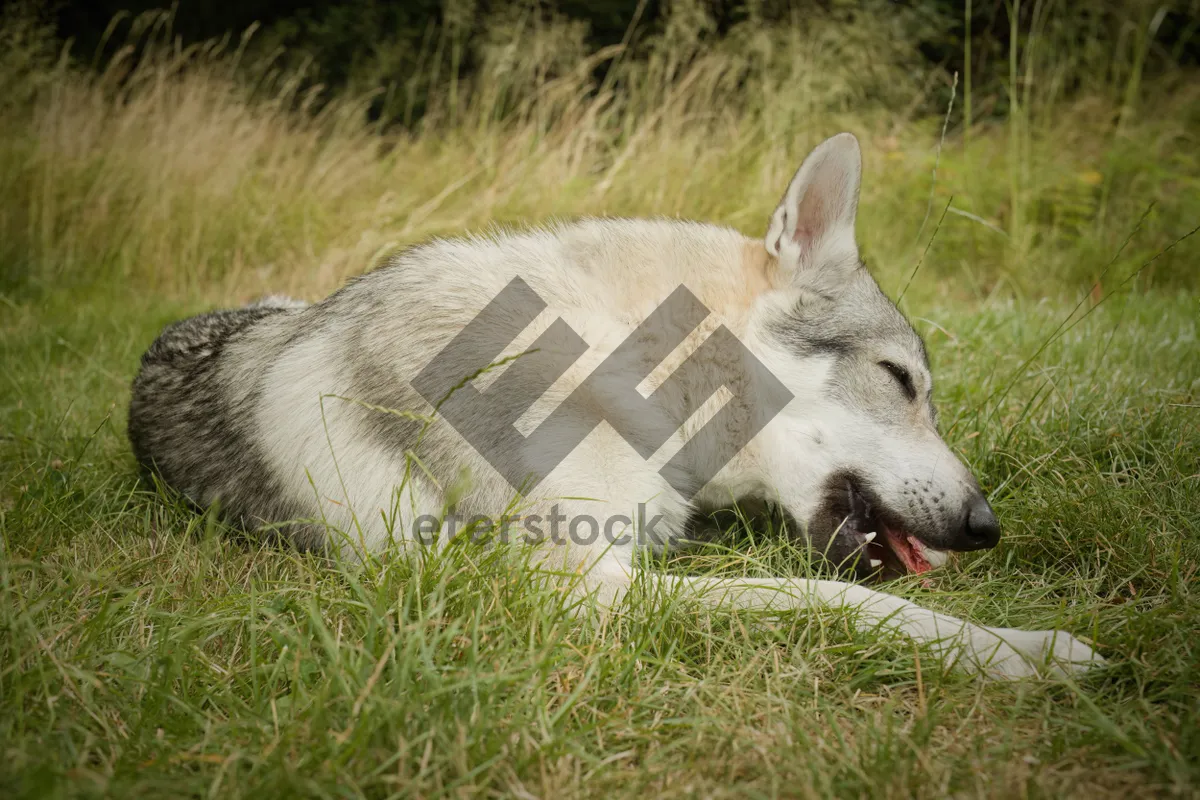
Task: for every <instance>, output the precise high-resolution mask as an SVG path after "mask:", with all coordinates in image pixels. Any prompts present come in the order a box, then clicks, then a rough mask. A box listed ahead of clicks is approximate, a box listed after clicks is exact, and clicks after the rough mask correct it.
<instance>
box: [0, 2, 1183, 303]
mask: <svg viewBox="0 0 1200 800" xmlns="http://www.w3.org/2000/svg"><path fill="white" fill-rule="evenodd" d="M1046 24H1048V23H1046V22H1045V21H1043V25H1046ZM894 25H895V21H894V20H890V19H887V18H881V19H880V20H877V21H876V22H874V23H872V22H871V21H870V20H867V19H864V20H859V21H858V22H857V23H856V24H854V25H844V24H838V23H837V22H836V21H835V20H832V19H827V20H821V19H818V20H796V21H795V24H793V25H790V26H778V25H774V26H773V25H767V24H765V23H762V22H761V21H759V20H756V19H755V18H754V17H753V16H751V18H750V19H749V20H748V21H747V22H745V23H743V24H741V25H739V26H737V27H736V28H735V29H734V30H733V31H731V32H729V33H728V34H727V35H725V36H724V37H722V38H715V37H714V35H713V33H712V31H711V30H710V27H711V26H710V21H709V20H708V19H707V18H706V16H705V13H704V12H703V10H702V9H701V7H700V6H698V5H694V4H688V3H682V4H677V6H675V10H674V11H673V13H672V15H671V16H670V17H669V19H668V22H667V24H666V26H665V28H664V30H663V31H662V33H661V34H660V35H658V36H657V37H655V38H651V39H648V40H642V41H639V43H638V46H637V50H636V53H635V52H634V51H633V49H632V48H621V47H614V48H608V49H605V50H602V51H599V52H589V51H588V50H587V47H586V46H585V41H584V33H585V32H584V31H583V30H582V29H581V28H580V27H579V26H578V24H576V23H573V22H571V21H569V20H564V19H559V18H555V17H547V16H543V15H536V14H527V15H524V16H518V17H513V16H512V15H511V14H510V15H509V16H507V17H498V18H497V19H496V20H495V24H494V25H491V26H490V27H489V29H488V30H489V34H488V36H486V37H485V38H484V41H483V42H482V44H480V45H479V46H478V47H479V52H478V53H477V54H476V56H477V59H478V60H479V61H480V64H481V66H480V67H479V68H478V70H477V71H476V72H475V73H474V75H473V77H470V78H466V77H458V76H450V79H447V78H446V76H444V75H442V76H438V75H425V76H414V78H413V85H416V83H420V84H421V85H426V86H438V87H440V88H439V90H438V93H437V94H434V95H431V96H429V97H427V98H425V101H426V105H427V110H426V114H425V116H424V117H423V118H422V119H421V120H420V122H419V123H413V124H412V125H411V126H409V127H408V128H405V129H396V128H391V129H383V128H381V127H380V126H378V125H374V124H372V123H370V122H369V121H368V120H367V115H366V114H365V109H366V108H367V106H368V105H369V104H370V103H372V102H374V101H375V100H376V99H377V98H376V97H375V96H374V95H372V94H370V93H363V94H357V95H348V96H342V97H336V98H333V99H331V100H330V99H328V98H321V96H320V94H319V89H314V88H306V87H307V84H306V83H305V81H304V74H303V73H302V72H300V71H297V70H294V69H290V68H288V67H285V66H284V64H287V63H291V62H288V61H287V60H285V59H281V58H279V57H278V55H279V54H278V53H276V54H275V57H274V58H269V57H264V56H263V55H262V54H261V53H256V52H255V51H254V50H253V48H252V47H249V48H248V47H247V44H248V43H249V44H252V43H253V40H252V38H248V37H247V36H244V37H242V39H241V41H240V42H239V41H229V40H226V41H223V42H210V43H206V44H204V45H200V46H194V47H186V48H185V47H182V46H180V45H179V44H178V43H177V42H175V41H174V40H173V39H172V37H171V35H170V18H169V15H165V14H164V15H151V16H147V17H143V18H141V19H140V20H138V22H137V24H136V25H134V27H133V28H132V31H131V33H130V34H129V41H128V43H127V44H126V46H125V47H123V48H122V49H120V50H118V51H117V53H116V55H115V56H113V57H112V58H111V59H109V60H108V61H106V62H105V63H104V64H101V65H98V66H97V67H96V68H92V67H90V66H79V65H78V61H79V60H78V59H75V60H73V59H71V58H68V57H66V55H65V54H62V53H60V52H58V50H57V46H56V45H55V44H54V42H53V39H52V38H51V37H50V32H49V31H47V30H46V29H45V28H44V27H39V26H38V25H37V24H36V21H35V20H34V19H33V18H31V17H30V16H29V15H21V14H17V13H10V14H9V15H8V16H7V17H6V18H5V21H4V23H3V26H2V28H3V32H2V33H0V37H2V38H3V41H4V42H5V43H6V44H7V45H8V46H7V47H6V48H4V52H3V55H0V89H9V90H10V91H7V92H4V94H5V98H6V99H5V100H3V101H0V102H3V109H2V110H3V121H2V122H0V196H2V199H0V279H2V280H3V284H4V285H5V286H8V287H10V288H11V287H18V286H23V287H36V286H42V287H46V286H53V285H57V284H60V283H62V282H69V283H72V284H77V283H80V282H93V281H95V282H103V283H117V284H118V285H129V286H136V287H139V288H142V287H146V288H150V289H152V290H154V291H158V292H171V293H179V292H186V293H189V294H193V295H196V294H210V293H216V294H219V295H243V294H250V293H254V292H258V291H262V290H264V289H271V290H285V291H291V292H295V293H298V294H302V295H308V296H312V295H316V294H320V293H322V292H325V291H328V290H329V289H331V288H332V287H334V286H335V285H336V284H337V283H338V282H339V281H341V280H342V279H343V278H344V277H345V276H347V275H350V274H354V273H358V272H361V271H363V270H365V269H367V268H369V267H370V265H371V264H372V263H373V261H374V260H375V259H376V258H377V257H378V256H379V255H380V254H381V253H383V252H385V251H387V250H388V249H390V248H393V247H397V246H401V245H403V244H405V243H409V242H413V241H417V240H420V239H422V238H425V237H428V236H432V235H442V234H452V233H455V232H458V231H461V230H463V229H479V228H482V227H486V226H488V225H491V224H494V223H500V224H508V223H518V222H526V221H530V222H536V221H537V220H541V219H545V218H547V217H550V216H571V215H578V214H611V215H653V214H662V215H681V216H687V217H694V218H700V219H707V220H713V221H718V222H722V223H727V224H730V225H733V226H736V227H738V228H741V229H743V230H745V231H747V232H750V233H755V232H757V231H759V230H760V229H761V228H762V227H763V223H764V221H765V219H766V215H767V213H768V212H769V210H770V208H771V207H772V205H773V203H774V201H775V200H776V199H777V195H778V193H779V192H780V190H781V187H782V186H783V185H784V184H785V183H786V180H787V178H788V177H789V174H790V172H791V171H792V170H793V169H794V168H795V167H796V165H797V164H798V163H799V161H800V159H801V158H802V157H803V155H804V153H805V152H806V150H807V149H808V148H809V147H811V146H812V145H814V144H815V143H816V142H818V141H819V140H821V139H822V138H824V137H825V136H827V135H830V134H832V133H835V132H837V131H839V130H851V131H854V132H855V133H857V134H858V135H859V136H860V138H861V139H862V141H863V145H864V148H865V155H866V161H867V163H866V171H867V177H866V184H865V189H864V192H865V194H864V201H863V204H862V205H863V219H862V224H861V225H860V237H861V239H862V240H863V243H864V249H865V252H866V254H867V257H868V260H869V261H870V263H871V264H872V266H873V268H874V269H876V270H877V272H878V273H879V274H880V276H881V277H882V278H883V280H884V283H885V285H886V286H888V287H889V288H891V289H893V290H894V289H898V288H899V287H900V286H901V285H903V283H904V282H905V280H906V278H907V276H908V275H909V274H910V272H911V270H912V269H913V267H914V265H915V264H916V263H917V262H918V261H921V273H920V274H919V275H918V277H917V279H916V281H915V282H914V285H913V289H912V291H913V292H923V293H929V292H936V293H939V294H943V295H948V296H953V297H963V296H983V295H986V294H989V293H992V292H996V291H1000V292H1016V293H1021V294H1037V295H1041V294H1049V295H1056V294H1059V293H1062V292H1064V291H1067V290H1071V289H1074V288H1076V287H1078V286H1080V285H1086V284H1088V283H1090V282H1092V281H1095V280H1096V279H1097V278H1099V277H1101V275H1102V273H1104V270H1105V268H1106V265H1107V264H1108V263H1109V261H1110V260H1111V258H1112V255H1113V253H1115V252H1116V251H1117V250H1118V248H1119V247H1120V245H1121V243H1122V242H1123V241H1124V240H1125V239H1126V238H1128V237H1129V235H1130V233H1131V232H1132V231H1134V230H1135V229H1137V233H1136V235H1135V236H1134V237H1133V238H1132V240H1131V242H1130V244H1129V245H1128V246H1126V247H1125V249H1124V250H1123V252H1122V257H1121V261H1120V262H1119V263H1118V264H1117V265H1116V268H1115V269H1110V270H1109V271H1108V273H1106V274H1104V280H1105V281H1107V282H1110V283H1111V281H1112V278H1114V277H1116V278H1122V277H1124V276H1127V275H1129V274H1130V273H1131V272H1132V271H1133V270H1136V269H1137V268H1138V267H1139V266H1140V265H1141V264H1142V263H1143V262H1144V261H1145V260H1146V259H1147V258H1148V257H1149V256H1150V255H1153V254H1154V253H1156V252H1158V251H1160V250H1162V249H1163V248H1164V247H1166V246H1167V245H1168V244H1169V243H1170V242H1172V241H1173V240H1174V239H1175V238H1177V237H1178V236H1179V235H1181V234H1182V233H1185V232H1186V230H1187V229H1189V228H1190V227H1191V226H1192V225H1194V224H1195V220H1197V219H1198V218H1200V163H1197V156H1196V155H1195V154H1196V152H1197V149H1196V147H1195V130H1196V127H1195V126H1194V125H1193V124H1192V123H1193V122H1194V121H1195V120H1196V119H1197V117H1198V114H1200V84H1198V83H1197V82H1195V81H1191V82H1188V80H1187V77H1188V76H1185V75H1179V76H1175V77H1174V78H1170V79H1168V80H1164V81H1160V82H1159V85H1157V86H1155V87H1153V88H1151V87H1147V86H1146V85H1145V84H1144V83H1142V84H1133V83H1131V82H1130V78H1129V76H1128V74H1127V73H1128V71H1126V72H1124V73H1120V74H1121V75H1122V76H1123V77H1122V81H1123V82H1122V83H1119V84H1111V85H1110V84H1109V83H1105V84H1103V85H1100V84H1098V85H1097V86H1096V87H1095V90H1094V91H1090V90H1088V89H1087V88H1086V87H1085V88H1084V89H1083V90H1080V91H1076V92H1074V93H1073V94H1071V95H1070V96H1068V95H1067V94H1066V92H1065V90H1064V89H1063V86H1064V83H1065V79H1064V75H1066V74H1067V73H1068V71H1069V70H1070V69H1073V68H1076V67H1077V65H1075V66H1072V65H1073V64H1074V62H1072V61H1071V56H1070V54H1063V55H1061V56H1056V53H1055V52H1053V51H1052V50H1049V49H1047V48H1039V47H1037V46H1036V42H1037V41H1038V39H1037V37H1036V35H1033V34H1037V31H1033V32H1032V33H1031V35H1030V36H1028V37H1026V38H1025V39H1021V38H1020V37H1019V36H1018V45H1017V47H1015V48H1014V52H1013V53H1012V56H1013V58H1012V61H1011V64H1008V65H1005V67H1006V68H1009V69H1011V71H1012V73H1011V75H1010V76H1009V77H1010V95H1011V96H1010V97H1009V98H1008V99H1009V101H1010V105H1011V107H1010V109H1009V112H1008V114H1007V116H1006V117H994V116H993V117H987V116H986V115H985V114H984V113H983V109H984V107H985V106H986V103H985V102H982V101H981V99H980V98H974V99H973V100H974V109H975V111H974V116H975V121H974V123H973V124H972V126H971V127H970V128H969V129H968V128H966V127H964V125H963V122H962V119H963V118H962V114H961V109H962V108H963V105H964V100H971V99H972V98H964V97H963V96H962V88H961V87H957V88H956V89H955V93H956V94H957V97H956V98H955V100H956V101H957V105H954V106H953V107H951V108H950V113H949V116H948V118H947V121H948V123H949V124H948V127H947V131H948V135H947V138H946V140H945V142H944V143H940V138H941V137H940V132H941V129H942V126H943V120H942V119H940V118H938V117H931V116H929V115H928V114H927V113H925V112H923V111H921V109H924V108H928V107H929V105H930V100H931V98H932V99H935V100H937V101H938V102H942V101H949V100H950V98H951V91H952V90H951V86H950V83H951V80H950V78H949V77H948V76H946V75H943V74H940V73H938V72H936V71H931V70H928V69H927V68H925V67H922V66H921V64H920V63H919V62H918V61H917V60H916V59H915V58H914V56H913V53H914V52H915V50H914V49H913V47H912V46H911V44H910V43H908V42H905V41H902V40H900V39H898V38H897V36H898V34H899V33H900V32H899V31H897V30H895V29H893V28H894ZM889 26H893V27H889ZM1135 55H1136V54H1135ZM431 64H432V66H430V67H429V69H430V70H431V71H432V70H435V69H436V70H440V69H443V67H441V66H439V64H441V62H437V63H433V62H431ZM599 66H607V67H608V69H607V72H606V73H604V74H605V75H606V77H604V78H598V77H596V76H597V75H598V74H599V73H600V70H598V69H597V67H599ZM1114 74H1116V73H1114ZM418 78H419V79H420V80H418ZM978 80H979V76H976V81H977V82H978ZM1130 86H1133V87H1134V90H1135V91H1134V93H1133V94H1132V95H1130V91H1129V89H1130ZM381 91H391V92H396V91H398V90H396V88H395V87H394V86H393V87H391V88H388V87H385V88H384V89H382V90H381ZM400 94H401V95H402V94H403V92H400ZM318 100H320V102H318ZM968 130H969V133H970V136H969V137H967V136H965V135H964V134H966V133H967V132H968ZM935 165H936V180H935V177H934V168H935ZM951 198H952V200H951ZM1151 206H1153V208H1152V210H1151V211H1150V212H1149V213H1148V214H1147V213H1146V209H1147V208H1149V207H1151ZM939 220H941V223H940V225H939V224H938V221H939ZM935 234H936V241H934V242H933V244H932V246H928V252H927V253H926V249H927V245H928V242H929V240H930V238H931V237H933V236H934V235H935ZM1189 247H1191V245H1184V246H1182V247H1181V248H1177V249H1176V250H1174V251H1172V252H1170V253H1168V254H1167V255H1166V256H1164V257H1162V258H1160V259H1158V260H1157V261H1156V262H1154V263H1153V264H1152V265H1151V266H1150V267H1148V268H1146V269H1144V270H1142V272H1141V274H1140V275H1139V276H1138V278H1137V284H1136V285H1142V286H1146V285H1157V286H1165V287H1171V286H1186V287H1195V286H1197V285H1198V284H1200V281H1198V280H1197V277H1196V273H1195V270H1189V269H1188V263H1189V261H1190V259H1194V256H1195V250H1194V247H1192V249H1190V250H1189V249H1188V248H1189ZM922 253H925V255H924V256H923V257H922ZM922 259H923V260H922Z"/></svg>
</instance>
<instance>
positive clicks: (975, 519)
mask: <svg viewBox="0 0 1200 800" xmlns="http://www.w3.org/2000/svg"><path fill="white" fill-rule="evenodd" d="M998 541H1000V521H999V520H998V519H996V514H995V512H993V511H992V507H991V506H990V505H988V501H987V498H985V497H984V496H983V495H982V494H979V495H976V496H975V497H974V498H973V499H972V500H971V501H970V502H969V504H968V506H967V519H966V522H965V524H964V525H963V531H962V536H960V537H959V542H960V543H961V547H959V548H956V549H960V550H986V549H988V548H989V547H995V546H996V542H998Z"/></svg>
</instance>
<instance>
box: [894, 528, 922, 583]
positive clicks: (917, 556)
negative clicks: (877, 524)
mask: <svg viewBox="0 0 1200 800" xmlns="http://www.w3.org/2000/svg"><path fill="white" fill-rule="evenodd" d="M883 533H884V535H885V536H887V538H888V544H890V545H891V546H892V552H893V553H895V554H896V557H897V558H899V559H900V562H901V563H902V564H904V568H905V569H906V570H908V572H909V573H911V574H913V575H920V574H921V573H922V572H928V571H929V570H931V569H933V566H932V565H931V564H930V563H929V562H928V561H927V560H925V545H923V544H921V543H920V542H919V541H918V540H917V539H915V538H913V537H912V536H909V535H908V534H906V533H899V532H897V531H893V530H892V529H891V528H887V527H885V528H884V529H883Z"/></svg>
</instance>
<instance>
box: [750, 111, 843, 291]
mask: <svg viewBox="0 0 1200 800" xmlns="http://www.w3.org/2000/svg"><path fill="white" fill-rule="evenodd" d="M861 180H862V154H861V153H860V152H859V148H858V139H856V138H854V134H852V133H839V134H838V135H837V136H834V137H832V138H830V139H826V140H825V141H824V142H822V143H821V144H819V145H817V147H816V149H815V150H813V151H812V152H811V153H809V155H808V158H806V159H804V163H803V164H801V165H800V169H799V170H797V172H796V175H795V177H793V178H792V182H791V183H790V184H788V187H787V191H786V192H785V193H784V195H783V200H781V201H780V203H779V207H778V208H776V209H775V213H774V214H772V215H771V225H770V227H769V228H768V229H767V238H766V246H767V251H768V252H769V253H771V255H773V256H775V257H777V258H778V259H779V267H780V269H781V271H782V272H783V274H785V275H787V276H789V277H791V278H792V279H793V280H797V281H801V282H804V283H809V282H814V283H817V284H820V285H822V286H823V287H824V288H826V289H832V288H833V287H834V286H835V285H836V284H837V283H838V282H840V281H841V280H842V279H844V278H846V277H848V276H849V275H850V273H851V272H853V271H854V270H855V269H856V268H857V267H858V264H859V261H858V245H857V244H856V243H855V241H854V217H855V214H856V213H857V211H858V187H859V183H860V182H861Z"/></svg>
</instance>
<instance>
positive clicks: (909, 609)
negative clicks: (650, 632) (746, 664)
mask: <svg viewBox="0 0 1200 800" xmlns="http://www.w3.org/2000/svg"><path fill="white" fill-rule="evenodd" d="M602 566H607V567H609V568H610V569H611V568H612V567H613V566H615V565H609V564H605V565H602ZM646 578H647V579H648V580H651V581H654V582H656V583H658V584H660V585H662V586H664V588H666V589H668V590H669V591H673V592H678V594H679V595H680V596H682V597H686V598H691V599H695V600H697V601H699V602H700V603H702V604H703V605H705V606H708V607H710V608H717V607H725V608H738V609H747V610H759V611H768V612H770V611H775V612H779V611H786V610H795V609H801V608H808V607H822V608H838V609H845V610H847V611H849V612H853V613H855V614H857V619H858V621H859V624H860V625H862V626H863V627H866V628H875V627H882V628H886V629H891V630H896V631H899V632H901V633H904V634H905V635H907V636H909V637H911V638H912V639H914V640H915V641H917V642H920V643H923V644H928V645H929V646H931V647H932V648H933V649H934V650H935V652H937V653H939V654H940V655H941V656H942V657H943V658H945V659H946V660H947V661H948V662H950V663H952V664H953V665H956V666H959V667H962V668H965V669H968V670H973V671H977V672H980V673H983V674H986V675H989V676H991V677H995V678H1021V677H1027V676H1033V675H1037V674H1038V670H1039V668H1041V667H1045V668H1046V669H1047V670H1048V671H1050V672H1051V673H1055V674H1066V673H1068V672H1074V671H1081V670H1083V669H1086V668H1088V667H1090V666H1095V665H1098V664H1101V663H1103V659H1102V658H1101V657H1100V656H1099V655H1097V654H1096V653H1095V652H1094V651H1093V650H1092V649H1091V648H1090V647H1089V646H1088V645H1086V644H1084V643H1083V642H1081V641H1079V640H1078V639H1076V638H1074V637H1073V636H1071V635H1070V634H1068V633H1065V632H1063V631H1022V630H1015V629H1010V628H988V627H985V626H982V625H974V624H971V623H969V622H964V621H963V620H961V619H958V618H956V617H952V616H950V615H948V614H942V613H939V612H936V611H930V610H929V609H925V608H922V607H920V606H918V605H916V604H915V603H912V602H909V601H907V600H904V599H902V598H899V597H896V596H894V595H889V594H885V593H883V592H877V591H874V590H871V589H867V588H866V587H863V586H859V585H856V584H850V583H842V582H840V581H829V580H804V579H785V578H704V577H692V576H675V575H666V574H661V573H646ZM613 582H614V581H613V579H612V578H611V577H610V578H609V579H608V583H613Z"/></svg>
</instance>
